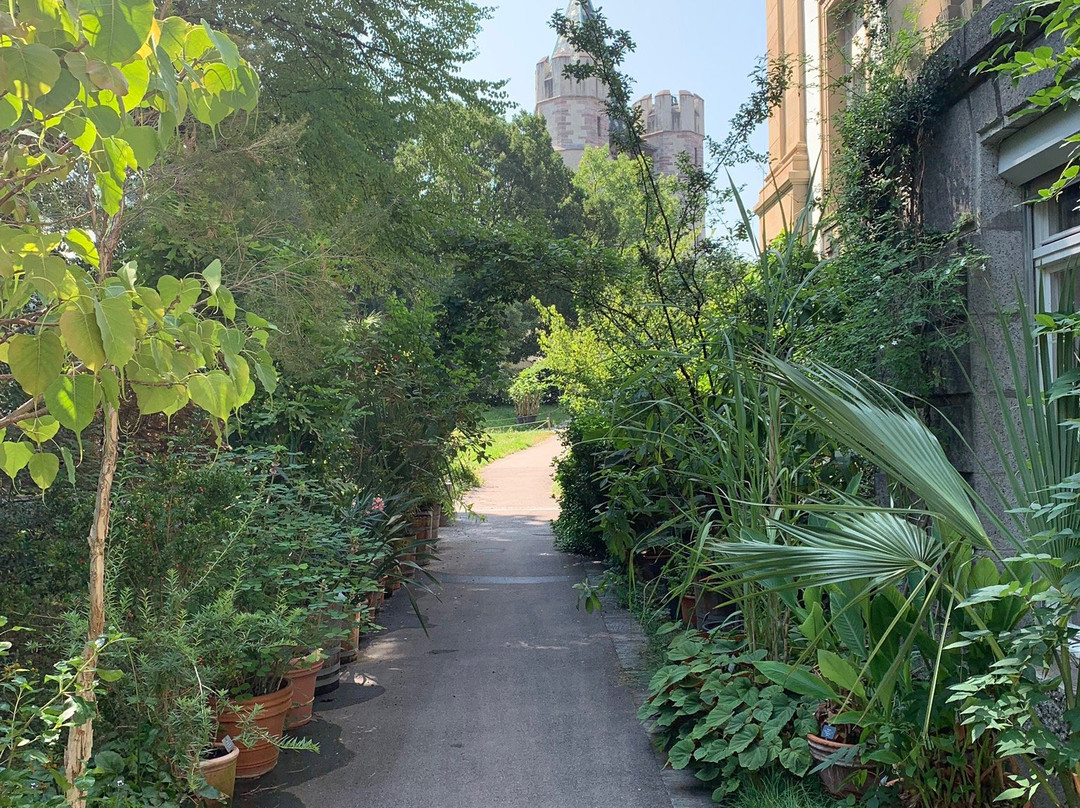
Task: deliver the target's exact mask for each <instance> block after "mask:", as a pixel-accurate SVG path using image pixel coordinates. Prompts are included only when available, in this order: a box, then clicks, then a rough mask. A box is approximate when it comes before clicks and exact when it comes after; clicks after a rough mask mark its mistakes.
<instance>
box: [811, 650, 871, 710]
mask: <svg viewBox="0 0 1080 808" xmlns="http://www.w3.org/2000/svg"><path fill="white" fill-rule="evenodd" d="M857 653H859V654H860V655H861V654H862V649H859V650H858V652H857ZM817 661H818V668H819V669H820V670H821V676H822V678H824V679H825V680H826V681H829V682H831V683H832V684H834V685H836V686H837V687H839V688H840V689H841V690H843V691H845V692H848V693H854V694H855V695H856V696H859V697H860V698H863V697H865V696H866V688H864V687H863V684H862V682H860V681H859V672H858V671H857V670H855V666H854V665H852V664H851V663H850V662H848V661H847V660H846V659H844V658H843V657H841V656H840V655H839V654H836V653H834V652H832V651H829V650H827V649H825V648H819V649H818V653H817Z"/></svg>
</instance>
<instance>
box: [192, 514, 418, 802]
mask: <svg viewBox="0 0 1080 808" xmlns="http://www.w3.org/2000/svg"><path fill="white" fill-rule="evenodd" d="M438 527H439V515H438V510H437V509H433V508H423V509H417V510H415V511H413V512H412V515H411V516H410V518H409V520H408V526H407V527H406V528H405V529H404V530H402V531H401V533H400V535H394V537H393V538H391V539H390V548H391V550H390V552H389V553H388V554H387V555H386V556H385V557H383V558H381V559H378V560H377V561H376V562H375V563H374V565H373V567H372V568H371V571H370V576H371V577H369V578H367V581H366V585H365V586H363V587H362V589H366V590H367V591H366V596H365V597H364V599H363V601H362V602H361V603H360V604H359V609H356V610H355V611H353V608H354V605H353V604H348V605H347V604H346V603H345V600H344V598H341V600H340V605H339V607H338V608H337V609H331V610H327V611H325V612H323V614H322V617H321V618H320V620H318V621H317V628H316V635H318V636H320V638H321V640H322V641H323V642H324V646H323V647H319V648H315V649H313V650H311V651H309V652H308V653H304V654H302V655H294V654H297V653H298V649H299V650H300V651H303V650H304V648H303V645H302V642H303V635H302V633H296V632H295V631H290V626H289V624H288V621H287V620H286V621H282V620H281V619H280V615H270V614H265V613H264V614H248V615H243V617H240V616H239V615H235V617H240V620H239V622H240V624H241V626H242V625H243V624H245V623H248V622H249V621H250V622H251V623H252V624H254V625H257V626H259V627H260V631H258V632H256V633H257V634H258V635H259V636H260V641H259V647H258V648H256V647H255V645H254V644H249V645H248V647H247V648H246V649H244V650H246V651H247V652H248V655H247V656H246V664H242V665H238V666H237V667H236V669H235V672H234V673H233V674H232V676H231V679H230V681H229V682H228V683H227V684H226V685H225V687H224V690H223V692H224V693H225V694H227V698H221V699H218V700H214V699H212V700H211V703H212V706H213V708H214V714H215V716H216V721H217V728H216V733H215V735H216V745H215V751H214V752H212V753H211V756H210V759H209V760H206V761H203V762H201V763H200V764H199V769H200V772H201V774H202V776H203V777H204V778H205V779H206V782H207V784H208V785H210V786H212V787H213V788H214V790H215V791H217V792H220V793H221V794H223V795H225V796H226V797H229V796H231V794H232V784H231V782H229V779H230V775H231V776H234V777H235V778H238V779H249V778H257V777H261V776H262V775H264V774H266V773H268V772H270V771H272V770H273V768H274V767H275V766H276V764H277V760H278V755H279V752H280V749H281V748H282V747H283V746H289V747H293V748H310V747H309V745H308V744H305V743H303V742H299V743H297V742H291V743H290V742H289V741H288V740H287V739H286V733H287V732H289V731H290V730H297V729H299V728H301V727H303V726H305V725H306V724H308V723H309V722H310V721H311V720H312V718H313V715H314V703H315V698H316V696H317V695H323V694H325V693H329V692H332V691H333V690H336V689H337V687H338V686H339V681H340V674H341V666H342V665H343V664H348V663H349V662H352V661H354V660H355V659H356V658H357V655H358V650H359V644H360V638H361V636H362V635H363V634H364V633H366V632H369V631H371V630H373V629H375V628H376V624H375V622H374V618H375V615H376V613H377V612H378V610H379V609H381V608H382V605H383V604H384V603H385V599H386V598H387V597H390V596H392V594H393V593H394V592H395V591H397V589H399V588H400V587H401V586H402V585H408V584H409V582H410V580H411V579H413V578H415V577H417V575H418V570H419V569H420V567H421V566H426V565H427V564H428V563H429V562H430V560H431V559H432V558H433V557H434V555H433V554H434V550H435V542H436V541H437V539H438ZM222 606H223V607H224V608H225V609H226V611H228V606H231V604H222ZM241 636H246V635H241ZM275 636H276V637H277V638H278V639H277V640H272V639H271V637H275ZM309 636H311V635H309ZM241 648H243V646H242V645H232V652H233V654H235V652H236V651H237V650H239V649H241ZM231 658H232V657H231ZM203 662H204V663H205V662H206V660H205V659H204V660H203ZM211 664H212V663H211ZM324 672H325V673H324ZM226 738H228V739H229V741H228V742H227V743H226V745H225V746H222V742H223V741H225V739H226ZM229 749H231V751H229Z"/></svg>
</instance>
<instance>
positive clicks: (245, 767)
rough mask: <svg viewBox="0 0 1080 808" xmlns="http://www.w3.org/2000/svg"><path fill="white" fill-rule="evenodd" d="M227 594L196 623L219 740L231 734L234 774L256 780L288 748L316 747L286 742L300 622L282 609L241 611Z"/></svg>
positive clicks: (198, 616)
mask: <svg viewBox="0 0 1080 808" xmlns="http://www.w3.org/2000/svg"><path fill="white" fill-rule="evenodd" d="M233 594H234V593H232V592H226V593H225V594H223V595H222V596H221V597H219V598H218V599H217V600H215V601H214V602H213V603H211V604H210V605H209V606H207V607H205V608H203V609H201V610H200V611H199V612H197V613H196V614H195V615H194V617H193V619H192V623H193V627H194V631H195V635H196V637H197V638H198V641H199V647H200V649H201V651H202V674H203V679H204V681H205V682H206V683H207V684H208V685H210V686H211V687H212V688H213V689H214V690H215V691H216V692H217V693H218V696H217V698H215V699H213V700H212V702H211V703H212V706H213V707H214V709H215V712H216V714H217V721H218V729H217V740H218V741H221V740H222V739H223V738H224V737H225V736H226V735H228V736H230V737H231V738H232V739H233V741H234V742H235V743H236V745H237V746H238V747H239V749H240V756H239V758H238V760H237V766H236V776H237V777H238V778H241V779H243V778H253V777H259V776H261V775H263V774H266V773H267V772H268V771H270V770H271V769H273V768H274V766H276V765H277V760H278V753H279V751H280V749H281V748H282V747H283V746H287V747H288V748H303V749H314V748H316V747H314V745H312V744H311V743H310V742H307V741H301V742H298V741H285V740H284V739H283V732H284V727H285V714H286V713H287V712H288V710H289V708H290V707H291V706H292V691H293V687H292V684H291V683H290V682H288V681H287V680H286V679H285V672H286V670H288V664H289V660H290V659H291V658H292V656H293V650H294V649H295V648H296V646H297V644H298V642H299V639H300V628H299V627H300V619H299V618H298V616H297V615H296V614H294V613H286V612H282V611H271V612H243V611H237V610H236V609H235V607H234V602H233Z"/></svg>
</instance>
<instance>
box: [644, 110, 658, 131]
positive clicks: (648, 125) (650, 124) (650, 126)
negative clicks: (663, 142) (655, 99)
mask: <svg viewBox="0 0 1080 808" xmlns="http://www.w3.org/2000/svg"><path fill="white" fill-rule="evenodd" d="M645 131H646V132H655V131H656V113H655V112H650V113H649V117H648V118H646V120H645Z"/></svg>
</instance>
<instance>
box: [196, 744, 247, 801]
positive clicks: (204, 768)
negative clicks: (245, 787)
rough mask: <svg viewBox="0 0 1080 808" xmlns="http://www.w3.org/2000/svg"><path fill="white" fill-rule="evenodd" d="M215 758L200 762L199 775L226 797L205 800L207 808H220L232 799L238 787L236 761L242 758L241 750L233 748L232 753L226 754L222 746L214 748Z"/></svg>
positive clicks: (218, 745) (206, 798)
mask: <svg viewBox="0 0 1080 808" xmlns="http://www.w3.org/2000/svg"><path fill="white" fill-rule="evenodd" d="M213 752H214V757H211V758H208V759H206V760H200V761H199V774H201V775H202V776H203V779H204V780H205V781H206V782H207V784H208V785H211V786H213V787H214V788H216V789H217V790H218V791H220V792H221V793H222V794H224V795H225V800H224V801H223V800H212V799H210V798H209V797H204V798H203V805H205V806H206V808H218V806H222V805H225V804H226V802H227V801H228V800H231V799H232V795H233V787H234V786H235V785H236V760H237V758H239V757H240V748H239V747H235V746H234V747H233V750H232V751H231V752H226V751H225V747H224V746H222V745H221V744H217V745H216V746H214V750H213Z"/></svg>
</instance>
